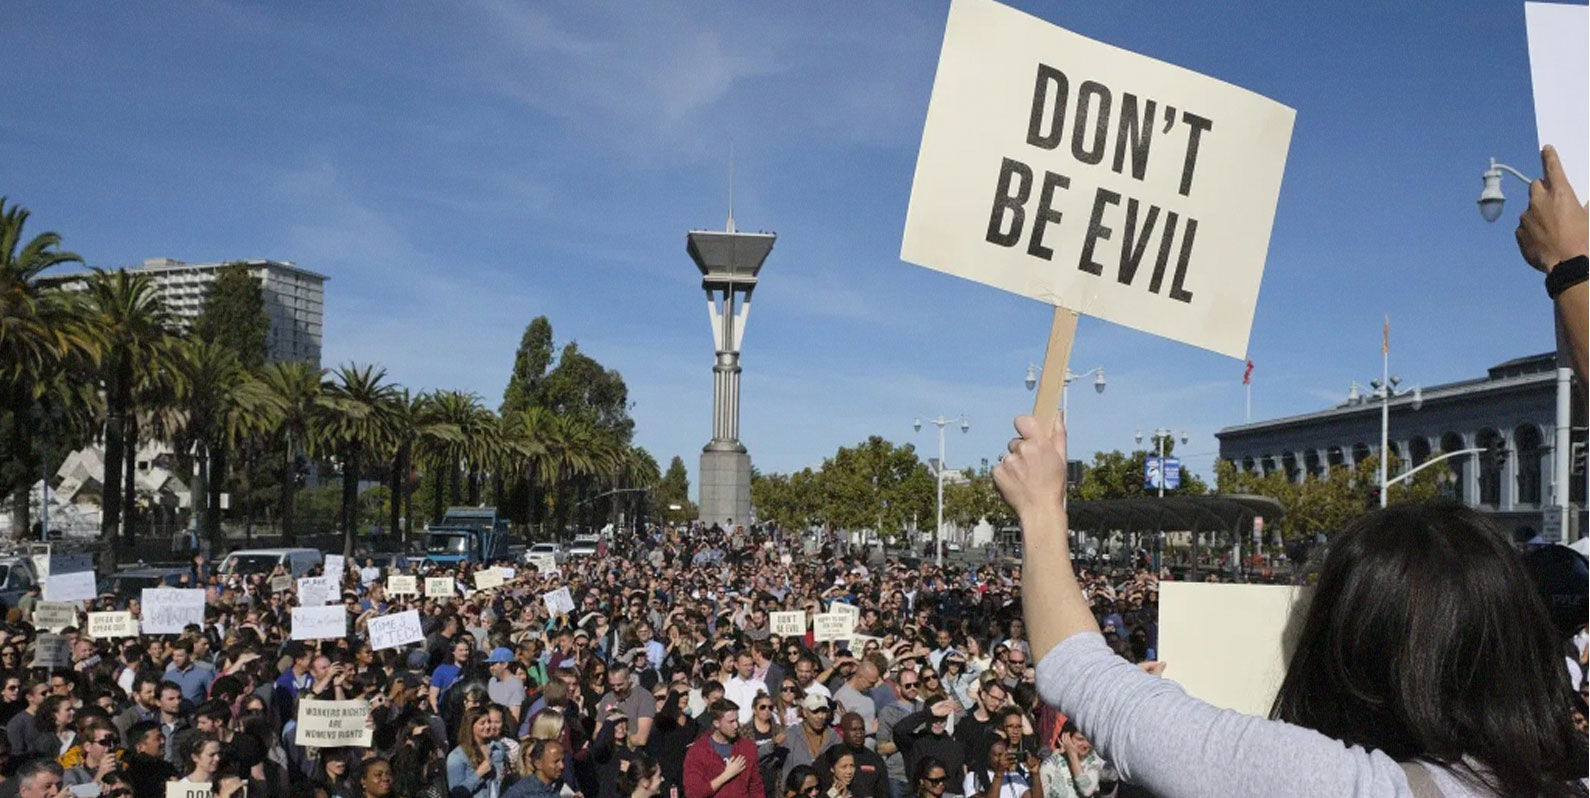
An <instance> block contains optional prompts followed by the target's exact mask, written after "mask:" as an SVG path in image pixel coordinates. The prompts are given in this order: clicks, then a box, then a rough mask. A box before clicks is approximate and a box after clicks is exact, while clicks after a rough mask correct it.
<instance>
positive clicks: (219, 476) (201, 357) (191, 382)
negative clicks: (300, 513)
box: [174, 339, 274, 552]
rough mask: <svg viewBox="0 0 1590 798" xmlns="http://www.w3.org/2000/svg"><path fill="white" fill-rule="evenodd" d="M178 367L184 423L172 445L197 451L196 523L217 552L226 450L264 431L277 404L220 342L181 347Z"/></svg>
mask: <svg viewBox="0 0 1590 798" xmlns="http://www.w3.org/2000/svg"><path fill="white" fill-rule="evenodd" d="M176 371H177V373H178V374H179V375H180V382H179V384H178V385H179V387H178V393H177V399H178V408H179V413H180V417H181V422H180V426H179V427H178V429H177V434H176V436H175V440H174V443H175V444H176V445H175V447H174V448H176V450H177V451H179V452H186V451H192V452H194V455H195V456H194V465H193V482H192V484H191V485H190V486H189V487H190V489H191V490H192V494H193V508H194V516H195V518H194V520H195V524H194V526H195V528H196V529H197V531H198V532H199V533H200V534H203V535H204V536H205V539H206V540H208V541H209V543H210V550H211V551H212V552H219V551H220V548H221V543H222V541H221V512H220V511H221V506H220V505H221V495H220V494H221V488H222V486H223V484H224V483H225V479H226V458H227V452H228V451H231V450H232V449H233V448H235V447H236V446H237V444H238V443H239V442H241V441H242V440H244V439H245V438H249V437H253V436H257V435H261V434H263V433H264V432H265V430H266V429H267V426H268V422H267V420H266V416H267V415H268V414H267V413H266V412H265V410H266V409H267V408H269V407H272V406H273V399H274V396H273V395H272V393H271V391H270V389H269V388H268V387H267V386H266V385H265V384H263V383H261V382H259V381H256V380H255V379H254V378H253V377H252V376H251V375H250V374H249V373H248V369H246V368H244V366H243V362H242V360H240V359H239V358H238V355H237V352H236V351H234V350H232V349H231V348H229V347H227V346H224V345H222V344H219V343H214V342H209V341H201V340H198V339H194V340H190V341H187V342H184V343H183V344H181V345H179V346H178V347H177V348H176ZM201 509H202V512H201Z"/></svg>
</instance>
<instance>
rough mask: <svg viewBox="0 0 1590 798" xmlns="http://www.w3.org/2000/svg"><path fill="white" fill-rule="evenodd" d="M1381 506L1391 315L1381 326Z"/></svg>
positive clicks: (1388, 416)
mask: <svg viewBox="0 0 1590 798" xmlns="http://www.w3.org/2000/svg"><path fill="white" fill-rule="evenodd" d="M1380 392H1381V393H1380V506H1381V507H1382V508H1384V507H1385V506H1386V460H1388V459H1389V458H1388V457H1387V452H1386V449H1387V448H1388V447H1389V446H1390V445H1391V444H1390V441H1389V440H1388V439H1389V438H1390V437H1391V435H1390V432H1391V316H1389V315H1388V316H1386V319H1385V323H1384V325H1383V326H1382V327H1381V328H1380Z"/></svg>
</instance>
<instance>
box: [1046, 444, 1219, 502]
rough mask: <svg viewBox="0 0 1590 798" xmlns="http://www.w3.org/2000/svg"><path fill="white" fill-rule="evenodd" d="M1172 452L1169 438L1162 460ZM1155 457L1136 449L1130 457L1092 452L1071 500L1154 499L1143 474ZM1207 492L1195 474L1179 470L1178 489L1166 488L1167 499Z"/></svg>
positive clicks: (1152, 453)
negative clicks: (1144, 482) (1091, 461)
mask: <svg viewBox="0 0 1590 798" xmlns="http://www.w3.org/2000/svg"><path fill="white" fill-rule="evenodd" d="M1174 450H1175V442H1174V441H1173V440H1171V439H1170V438H1166V440H1165V456H1166V457H1169V456H1170V454H1171V452H1172V451H1174ZM1151 455H1152V456H1158V452H1157V451H1155V452H1149V451H1146V450H1143V449H1138V450H1137V451H1135V452H1132V453H1131V454H1123V453H1121V452H1119V451H1113V452H1095V453H1094V454H1093V465H1092V466H1090V467H1089V468H1088V469H1087V472H1086V473H1085V474H1084V475H1083V477H1082V483H1081V484H1080V485H1078V486H1077V487H1076V488H1075V490H1074V491H1073V492H1072V494H1071V498H1074V499H1080V500H1083V501H1098V500H1101V499H1129V498H1133V497H1137V496H1157V495H1158V494H1159V490H1158V489H1157V488H1148V487H1144V485H1143V477H1144V474H1146V473H1147V467H1148V458H1149V457H1150V456H1151ZM1208 492H1209V486H1208V485H1207V484H1205V483H1204V481H1203V480H1202V479H1200V478H1199V477H1198V475H1197V474H1194V473H1193V472H1191V471H1189V470H1187V469H1186V468H1185V467H1183V468H1182V470H1181V487H1178V488H1166V490H1165V495H1167V496H1202V495H1204V494H1206V493H1208Z"/></svg>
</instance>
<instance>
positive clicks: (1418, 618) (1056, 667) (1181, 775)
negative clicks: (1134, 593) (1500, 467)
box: [994, 416, 1587, 798]
mask: <svg viewBox="0 0 1590 798" xmlns="http://www.w3.org/2000/svg"><path fill="white" fill-rule="evenodd" d="M1016 425H1017V429H1018V430H1019V431H1020V432H1021V433H1022V435H1023V436H1024V437H1023V438H1018V439H1016V440H1014V441H1012V442H1011V444H1010V451H1011V454H1009V455H1007V456H1006V458H1005V460H1004V462H1003V463H1002V464H1001V465H1000V466H999V468H997V469H996V470H995V472H994V476H995V480H996V483H997V484H998V486H999V489H1000V491H1001V492H1002V493H1003V494H1004V496H1005V498H1006V500H1008V501H1009V502H1010V504H1011V506H1012V507H1013V508H1014V509H1015V511H1016V514H1017V516H1018V517H1019V518H1020V519H1021V524H1022V533H1023V536H1024V539H1025V545H1026V548H1025V552H1026V556H1025V558H1024V560H1023V569H1024V573H1023V575H1022V585H1023V588H1022V590H1023V595H1022V604H1023V606H1024V607H1025V608H1026V612H1027V621H1028V625H1029V627H1030V630H1031V635H1032V643H1033V651H1034V652H1035V653H1038V652H1041V653H1042V654H1043V662H1042V666H1041V673H1040V677H1039V687H1040V689H1041V690H1042V692H1043V695H1044V698H1045V699H1046V700H1048V701H1049V702H1050V703H1052V704H1054V705H1056V706H1059V707H1063V708H1064V709H1065V710H1066V711H1067V712H1069V713H1071V715H1072V717H1073V718H1074V720H1075V721H1076V723H1077V726H1079V727H1080V728H1081V729H1082V731H1083V732H1085V733H1086V734H1087V735H1088V737H1089V738H1091V739H1092V740H1094V741H1095V742H1096V743H1097V744H1098V747H1099V749H1100V750H1102V751H1103V752H1104V754H1105V755H1106V756H1107V757H1108V758H1109V759H1110V760H1111V761H1112V762H1114V763H1115V765H1116V766H1117V767H1118V768H1119V769H1120V772H1121V774H1122V776H1123V777H1124V778H1127V779H1130V780H1131V781H1132V782H1134V783H1137V784H1140V785H1142V786H1144V787H1146V788H1148V789H1150V790H1152V791H1153V792H1154V793H1155V794H1158V795H1162V796H1166V798H1175V796H1179V795H1193V794H1197V795H1209V794H1219V795H1228V796H1270V795H1292V796H1321V797H1322V798H1323V797H1324V796H1333V797H1334V796H1341V795H1355V796H1363V797H1365V798H1368V797H1369V796H1406V795H1409V794H1410V792H1411V793H1415V794H1421V795H1422V794H1441V795H1445V796H1448V798H1451V797H1452V796H1499V795H1509V796H1512V795H1519V796H1547V797H1549V798H1555V797H1556V796H1570V795H1580V796H1582V795H1585V794H1586V784H1585V777H1586V771H1587V752H1586V740H1585V737H1584V735H1582V734H1579V733H1578V732H1577V731H1575V730H1574V728H1573V722H1572V720H1571V718H1570V715H1569V706H1570V702H1571V698H1570V695H1569V690H1570V688H1569V684H1568V680H1567V675H1566V673H1565V671H1564V669H1563V664H1562V658H1561V654H1560V652H1559V649H1558V646H1557V642H1556V640H1555V633H1554V630H1553V627H1552V624H1551V620H1550V618H1549V616H1548V615H1547V613H1546V608H1545V606H1544V604H1543V603H1542V601H1541V599H1540V595H1539V593H1538V592H1537V591H1536V590H1535V589H1534V586H1533V585H1532V584H1531V582H1530V579H1529V576H1528V575H1527V574H1526V573H1525V571H1524V568H1523V566H1522V564H1521V561H1520V558H1519V556H1518V554H1517V553H1516V552H1515V551H1514V550H1513V548H1512V546H1511V544H1510V543H1509V541H1508V540H1507V539H1506V538H1505V537H1504V536H1503V535H1501V534H1500V533H1499V532H1498V531H1497V530H1495V529H1494V528H1493V527H1492V526H1491V525H1490V524H1489V522H1488V521H1487V520H1486V519H1485V518H1484V517H1483V516H1481V515H1480V514H1479V513H1477V512H1475V511H1473V510H1471V509H1469V508H1467V507H1463V506H1461V505H1457V504H1453V503H1448V502H1437V503H1428V504H1419V505H1404V506H1399V507H1393V508H1390V509H1386V510H1380V511H1377V512H1373V513H1370V514H1368V515H1365V516H1363V517H1362V518H1359V519H1358V520H1357V521H1355V522H1353V523H1352V524H1350V525H1349V526H1348V527H1347V528H1346V529H1344V530H1342V531H1341V532H1339V533H1337V535H1336V536H1335V538H1334V539H1333V540H1332V541H1331V542H1330V544H1329V546H1328V548H1327V550H1326V553H1325V556H1324V561H1323V564H1322V566H1321V568H1320V570H1319V577H1318V581H1317V584H1316V586H1315V588H1314V590H1313V595H1312V598H1311V600H1310V602H1309V604H1308V606H1307V609H1306V614H1305V615H1304V617H1303V621H1302V624H1301V629H1300V632H1299V635H1298V638H1297V644H1296V648H1295V651H1294V653H1293V655H1292V657H1291V661H1290V663H1289V665H1288V668H1287V674H1286V677H1285V679H1284V680H1283V681H1282V684H1281V689H1280V692H1279V693H1278V695H1277V696H1276V699H1275V704H1274V706H1273V708H1272V710H1271V719H1262V718H1255V717H1243V716H1241V715H1237V714H1234V713H1231V712H1228V711H1224V710H1220V709H1216V708H1215V707H1212V706H1209V705H1208V704H1205V703H1203V702H1201V701H1199V700H1197V699H1195V698H1192V697H1189V696H1188V695H1187V694H1186V693H1185V692H1183V691H1182V690H1181V689H1180V688H1179V687H1177V686H1176V685H1175V684H1173V683H1171V682H1168V681H1165V680H1162V679H1159V678H1157V677H1154V676H1151V675H1149V674H1148V673H1146V672H1144V671H1143V670H1141V669H1139V668H1137V667H1135V666H1133V665H1132V664H1131V663H1128V662H1126V661H1125V660H1123V659H1121V658H1119V657H1116V656H1115V655H1114V654H1112V653H1111V652H1110V650H1109V649H1108V648H1107V647H1106V646H1105V645H1104V643H1103V640H1102V638H1101V637H1100V635H1099V629H1098V624H1097V622H1096V621H1095V620H1094V617H1093V613H1092V611H1091V609H1090V608H1089V606H1088V604H1087V601H1086V599H1085V598H1084V597H1083V594H1082V590H1081V588H1080V586H1079V585H1078V583H1077V580H1076V576H1075V574H1074V573H1073V572H1072V568H1071V559H1070V552H1069V551H1068V547H1067V539H1066V533H1067V523H1066V512H1065V506H1064V499H1063V497H1064V495H1065V462H1066V461H1065V440H1066V438H1065V428H1064V426H1063V425H1061V424H1059V423H1057V424H1056V425H1055V428H1054V430H1053V431H1052V432H1050V431H1047V430H1044V431H1041V430H1039V429H1038V426H1037V422H1036V421H1035V420H1034V419H1032V418H1031V417H1029V416H1023V417H1021V418H1019V419H1017V421H1016Z"/></svg>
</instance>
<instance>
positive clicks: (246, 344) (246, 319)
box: [193, 263, 270, 372]
mask: <svg viewBox="0 0 1590 798" xmlns="http://www.w3.org/2000/svg"><path fill="white" fill-rule="evenodd" d="M269 332H270V317H269V316H268V315H266V313H265V296H264V293H263V292H262V291H261V289H260V284H259V282H258V281H256V280H255V279H254V276H253V275H252V274H250V273H249V269H248V265H247V264H244V263H229V264H226V265H225V266H222V267H221V268H220V269H219V270H217V271H216V274H215V280H214V281H213V282H211V283H210V288H209V293H208V294H206V295H205V297H204V306H203V308H202V309H201V310H200V311H199V318H198V319H196V320H195V321H194V323H193V334H194V335H195V336H196V337H198V338H199V339H200V340H203V341H210V342H212V343H216V344H220V345H221V346H224V347H226V348H227V349H230V350H232V352H234V353H235V354H236V355H237V359H238V363H240V364H242V366H243V368H245V369H248V370H249V371H250V372H254V371H258V370H259V368H260V367H261V366H263V365H265V353H266V339H267V336H268V335H269Z"/></svg>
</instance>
